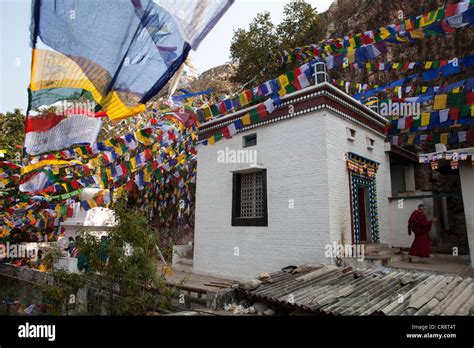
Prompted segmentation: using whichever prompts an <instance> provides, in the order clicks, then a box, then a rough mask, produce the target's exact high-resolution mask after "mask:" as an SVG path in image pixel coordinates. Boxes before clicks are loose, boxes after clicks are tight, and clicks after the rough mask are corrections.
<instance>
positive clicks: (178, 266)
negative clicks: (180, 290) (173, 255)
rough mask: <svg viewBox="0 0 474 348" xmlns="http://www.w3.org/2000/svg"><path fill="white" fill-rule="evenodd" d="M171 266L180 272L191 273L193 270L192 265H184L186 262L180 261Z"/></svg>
mask: <svg viewBox="0 0 474 348" xmlns="http://www.w3.org/2000/svg"><path fill="white" fill-rule="evenodd" d="M172 268H173V269H174V270H175V271H180V272H189V273H191V272H192V271H193V266H192V265H186V264H184V263H181V262H178V263H175V264H174V265H173V267H172Z"/></svg>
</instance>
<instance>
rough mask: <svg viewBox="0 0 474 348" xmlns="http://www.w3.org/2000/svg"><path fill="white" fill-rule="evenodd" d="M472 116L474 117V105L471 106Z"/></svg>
mask: <svg viewBox="0 0 474 348" xmlns="http://www.w3.org/2000/svg"><path fill="white" fill-rule="evenodd" d="M471 117H474V106H471Z"/></svg>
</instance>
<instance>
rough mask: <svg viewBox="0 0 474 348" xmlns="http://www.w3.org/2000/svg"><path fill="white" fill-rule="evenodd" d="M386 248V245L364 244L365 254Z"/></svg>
mask: <svg viewBox="0 0 474 348" xmlns="http://www.w3.org/2000/svg"><path fill="white" fill-rule="evenodd" d="M387 248H389V246H388V244H387V243H364V251H365V252H366V253H370V252H372V251H377V250H382V249H387Z"/></svg>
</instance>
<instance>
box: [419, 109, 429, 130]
mask: <svg viewBox="0 0 474 348" xmlns="http://www.w3.org/2000/svg"><path fill="white" fill-rule="evenodd" d="M430 115H431V114H430V113H429V112H423V113H422V114H421V126H422V127H424V126H427V125H429V124H430Z"/></svg>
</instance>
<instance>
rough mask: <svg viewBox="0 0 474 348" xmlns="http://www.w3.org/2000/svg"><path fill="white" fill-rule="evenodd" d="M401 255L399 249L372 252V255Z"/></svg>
mask: <svg viewBox="0 0 474 348" xmlns="http://www.w3.org/2000/svg"><path fill="white" fill-rule="evenodd" d="M399 253H400V249H398V248H388V249H381V250H376V251H372V252H371V255H393V254H399Z"/></svg>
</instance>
